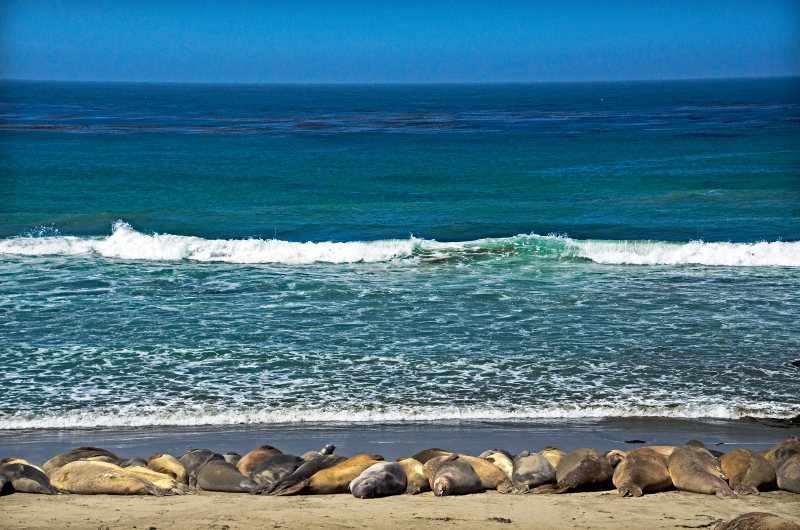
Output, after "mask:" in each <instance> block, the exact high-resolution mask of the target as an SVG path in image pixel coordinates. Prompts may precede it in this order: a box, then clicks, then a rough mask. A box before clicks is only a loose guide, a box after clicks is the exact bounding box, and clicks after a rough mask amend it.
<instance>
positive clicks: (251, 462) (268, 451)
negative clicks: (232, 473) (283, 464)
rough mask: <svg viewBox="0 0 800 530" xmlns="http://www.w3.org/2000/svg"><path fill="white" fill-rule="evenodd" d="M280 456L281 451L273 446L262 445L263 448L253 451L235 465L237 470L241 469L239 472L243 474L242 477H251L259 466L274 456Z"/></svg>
mask: <svg viewBox="0 0 800 530" xmlns="http://www.w3.org/2000/svg"><path fill="white" fill-rule="evenodd" d="M279 454H281V451H280V449H278V448H277V447H272V446H271V445H262V446H261V447H258V448H256V449H253V450H252V451H250V452H249V453H247V454H246V455H244V456H243V457H242V458H241V460H239V462H238V463H237V464H235V465H236V467H237V468H239V471H240V472H241V473H242V475H244V476H246V477H249V476H251V475H252V474H253V471H255V469H256V467H258V464H260V463H261V462H263V461H264V460H265V459H266V458H268V457H270V456H272V455H279Z"/></svg>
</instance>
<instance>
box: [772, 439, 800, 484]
mask: <svg viewBox="0 0 800 530" xmlns="http://www.w3.org/2000/svg"><path fill="white" fill-rule="evenodd" d="M766 458H767V460H769V461H770V462H771V463H772V464H773V465H774V466H775V476H776V478H777V483H778V487H779V488H780V489H782V490H784V491H791V492H794V493H800V439H798V438H797V437H792V438H789V439H787V440H786V441H785V442H783V443H780V444H778V445H776V446H775V447H773V448H772V449H770V450H769V452H768V453H767V456H766Z"/></svg>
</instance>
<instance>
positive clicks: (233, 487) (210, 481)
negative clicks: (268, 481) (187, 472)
mask: <svg viewBox="0 0 800 530" xmlns="http://www.w3.org/2000/svg"><path fill="white" fill-rule="evenodd" d="M197 487H198V488H200V489H203V490H206V491H224V492H227V493H250V491H252V490H253V489H254V488H257V487H258V484H256V483H255V482H254V481H253V480H251V479H250V478H248V477H245V476H244V475H242V474H241V472H239V470H238V469H237V468H236V466H234V465H233V464H231V463H230V462H226V461H225V460H224V459H222V460H220V459H216V458H212V459H209V460H208V461H207V462H206V463H204V464H203V465H201V466H200V467H198V468H197Z"/></svg>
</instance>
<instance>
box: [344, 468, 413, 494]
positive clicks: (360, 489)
mask: <svg viewBox="0 0 800 530" xmlns="http://www.w3.org/2000/svg"><path fill="white" fill-rule="evenodd" d="M348 489H349V490H350V493H352V494H353V497H357V498H359V499H376V498H378V497H388V496H389V495H399V494H401V493H403V492H404V491H405V490H406V472H405V469H403V466H401V465H400V464H398V463H397V462H380V463H378V464H375V465H372V466H370V467H368V468H367V469H365V470H364V471H363V472H362V473H361V474H360V475H359V476H358V477H356V478H355V479H354V480H353V481H352V482H350V485H349V486H348Z"/></svg>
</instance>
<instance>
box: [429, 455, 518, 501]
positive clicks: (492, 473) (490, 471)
mask: <svg viewBox="0 0 800 530" xmlns="http://www.w3.org/2000/svg"><path fill="white" fill-rule="evenodd" d="M453 454H455V453H453ZM450 456H452V454H451V455H444V456H437V457H434V458H431V459H430V460H428V461H427V462H425V465H424V466H423V468H424V469H425V473H426V474H427V475H428V478H429V479H430V478H431V477H432V476H433V474H434V472H435V470H436V468H437V467H438V466H439V465H440V464H441V463H442V462H444V461H445V460H446V459H447V458H449V457H450ZM458 457H459V459H460V460H461V461H462V462H466V463H467V464H469V465H470V467H472V470H473V472H475V474H476V475H478V478H480V480H481V485H482V487H483V489H485V490H494V489H498V486H501V485H503V484H505V483H508V484H507V487H504V488H502V489H503V491H502V492H501V493H507V492H508V491H510V489H511V481H510V480H509V479H508V476H506V474H505V472H504V471H503V470H502V469H500V468H499V467H497V466H496V465H494V464H492V463H491V462H489V461H488V460H484V459H483V458H477V457H474V456H467V455H462V454H459V455H458ZM430 484H431V489H433V482H432V481H431V483H430Z"/></svg>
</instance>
